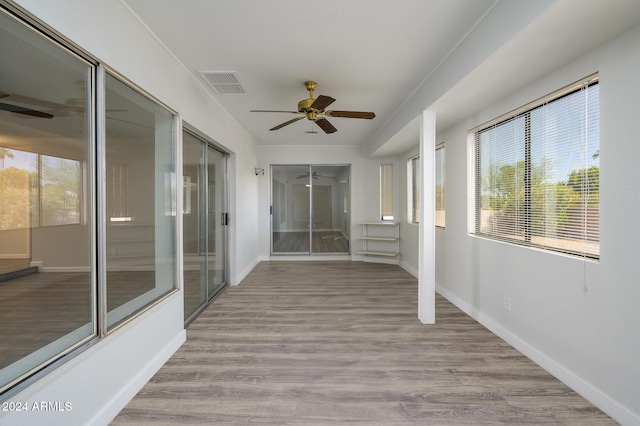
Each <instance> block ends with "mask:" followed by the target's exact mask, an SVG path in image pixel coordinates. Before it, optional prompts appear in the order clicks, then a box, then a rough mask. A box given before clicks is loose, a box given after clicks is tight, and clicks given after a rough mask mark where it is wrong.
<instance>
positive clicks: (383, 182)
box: [380, 163, 393, 220]
mask: <svg viewBox="0 0 640 426" xmlns="http://www.w3.org/2000/svg"><path fill="white" fill-rule="evenodd" d="M380 216H381V219H382V220H393V163H382V164H380Z"/></svg>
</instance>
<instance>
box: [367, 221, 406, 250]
mask: <svg viewBox="0 0 640 426" xmlns="http://www.w3.org/2000/svg"><path fill="white" fill-rule="evenodd" d="M362 227H363V229H362V237H360V239H361V240H362V251H359V252H358V254H363V255H366V256H385V257H396V256H398V254H399V252H400V224H399V223H398V222H364V223H362Z"/></svg>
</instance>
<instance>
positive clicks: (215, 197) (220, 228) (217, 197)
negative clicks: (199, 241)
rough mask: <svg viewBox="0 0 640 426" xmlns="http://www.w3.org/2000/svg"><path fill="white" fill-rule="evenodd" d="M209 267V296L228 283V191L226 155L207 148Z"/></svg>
mask: <svg viewBox="0 0 640 426" xmlns="http://www.w3.org/2000/svg"><path fill="white" fill-rule="evenodd" d="M207 153H208V155H207V210H208V211H207V223H208V225H207V247H208V250H207V265H208V267H207V269H208V271H209V286H208V287H209V289H208V290H209V293H208V294H209V297H212V296H214V295H215V294H216V293H217V292H218V291H219V290H220V289H221V288H222V286H224V285H225V283H226V281H225V264H226V252H225V247H226V241H225V240H226V235H225V226H226V225H225V221H226V211H227V210H226V203H225V200H226V193H225V184H224V183H225V175H226V172H225V169H226V167H225V165H226V158H225V155H224V154H222V153H221V152H220V151H217V150H215V149H213V148H211V147H208V148H207Z"/></svg>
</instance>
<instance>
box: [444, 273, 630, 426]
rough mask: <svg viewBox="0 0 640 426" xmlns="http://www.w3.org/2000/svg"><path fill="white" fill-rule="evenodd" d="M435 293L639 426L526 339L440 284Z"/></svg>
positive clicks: (602, 406)
mask: <svg viewBox="0 0 640 426" xmlns="http://www.w3.org/2000/svg"><path fill="white" fill-rule="evenodd" d="M436 290H437V292H438V293H439V294H440V295H441V296H443V297H444V298H445V299H447V300H448V301H449V302H451V303H453V304H454V305H455V306H457V307H458V308H459V309H460V310H461V311H463V312H464V313H465V314H467V315H469V316H470V317H471V318H473V319H475V320H476V321H478V322H479V323H480V324H481V325H483V326H484V327H486V328H487V329H488V330H489V331H491V332H492V333H494V334H495V335H496V336H498V337H500V338H501V339H502V340H504V341H505V342H507V343H508V344H510V345H511V346H513V347H514V348H516V349H517V350H518V351H520V352H521V353H522V354H523V355H525V356H526V357H527V358H529V359H530V360H531V361H533V362H535V363H536V364H538V365H539V366H540V367H542V368H544V369H545V370H546V371H547V372H548V373H550V374H551V375H553V376H554V377H555V378H557V379H558V380H560V381H561V382H562V383H564V384H565V385H567V386H569V387H570V388H571V389H573V390H574V391H576V392H577V393H578V394H580V396H582V397H583V398H585V399H586V400H587V401H589V402H591V403H592V404H593V405H595V406H596V407H598V408H600V409H601V410H602V411H604V412H605V413H606V414H608V415H609V416H611V417H612V418H613V419H614V420H615V421H617V422H619V423H620V424H623V425H632V424H639V425H640V416H638V415H637V414H635V413H634V412H632V411H631V410H630V409H628V408H627V407H625V406H623V405H621V404H620V403H619V402H617V401H615V400H614V399H613V398H611V397H610V396H609V395H607V394H606V393H604V392H603V391H601V390H600V389H598V388H596V387H595V386H593V385H592V384H591V383H589V382H587V381H585V380H584V379H583V378H582V377H580V376H578V375H577V374H575V373H574V372H572V371H571V370H570V369H568V368H567V367H565V366H564V365H562V364H560V363H558V362H557V361H556V360H554V359H552V358H550V357H549V356H548V355H547V354H545V353H544V352H542V351H540V350H538V349H537V348H536V347H534V346H532V345H531V344H529V343H528V342H526V341H525V340H522V339H521V338H520V337H519V336H517V335H516V334H514V333H513V332H511V331H510V330H508V329H506V328H505V327H503V326H502V325H500V324H499V323H497V322H496V321H494V320H493V319H491V318H490V317H488V316H487V315H485V314H483V313H482V312H480V311H478V310H477V309H476V308H474V307H473V306H472V305H470V304H468V303H467V302H465V301H464V300H462V299H460V298H459V297H457V296H456V295H455V294H453V293H451V292H450V291H448V290H447V289H445V288H444V287H442V286H441V285H436Z"/></svg>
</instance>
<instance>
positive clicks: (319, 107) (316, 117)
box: [251, 81, 376, 134]
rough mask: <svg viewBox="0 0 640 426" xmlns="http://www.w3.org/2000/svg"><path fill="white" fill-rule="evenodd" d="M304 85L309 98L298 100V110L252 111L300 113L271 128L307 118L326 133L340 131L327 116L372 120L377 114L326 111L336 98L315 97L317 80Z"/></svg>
mask: <svg viewBox="0 0 640 426" xmlns="http://www.w3.org/2000/svg"><path fill="white" fill-rule="evenodd" d="M304 87H305V88H306V89H307V90H308V91H309V98H308V99H303V100H301V101H300V102H298V111H277V110H264V109H260V110H256V109H254V110H251V112H282V113H288V114H300V115H301V116H300V117H296V118H294V119H292V120H289V121H285V122H284V123H282V124H279V125H277V126H275V127H272V128H271V129H269V130H270V131H272V130H278V129H282V128H283V127H285V126H288V125H289V124H292V123H295V122H296V121H299V120H302V119H303V118H306V119H307V120H310V121H313V122H314V123H316V124H317V125H318V127H320V128H321V129H322V130H323V131H324V132H325V133H327V134H330V133H335V132H337V131H338V129H336V128H335V127H334V126H333V124H331V123H330V122H329V121H328V120H327V119H326V118H325V117H339V118H359V119H365V120H371V119H373V118H374V117H375V116H376V115H375V114H374V113H373V112H366V111H331V110H329V111H325V109H326V108H327V107H328V106H329V105H331V104H332V103H334V102H335V99H334V98H332V97H331V96H324V95H319V96H318V97H317V98H315V99H314V97H313V92H314V90H316V88H317V87H318V83H316V82H315V81H307V82H305V83H304Z"/></svg>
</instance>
